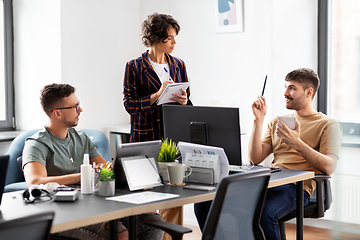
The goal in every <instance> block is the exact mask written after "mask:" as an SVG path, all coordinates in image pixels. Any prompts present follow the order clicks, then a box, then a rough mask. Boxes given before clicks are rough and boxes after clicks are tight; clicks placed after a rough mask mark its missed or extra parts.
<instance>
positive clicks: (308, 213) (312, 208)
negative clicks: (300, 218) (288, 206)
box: [279, 174, 332, 240]
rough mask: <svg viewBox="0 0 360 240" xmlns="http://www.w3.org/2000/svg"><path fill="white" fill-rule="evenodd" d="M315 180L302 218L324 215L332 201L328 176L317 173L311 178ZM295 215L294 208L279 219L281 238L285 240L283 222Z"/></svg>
mask: <svg viewBox="0 0 360 240" xmlns="http://www.w3.org/2000/svg"><path fill="white" fill-rule="evenodd" d="M313 180H315V182H316V189H315V192H314V193H313V195H312V196H311V199H310V202H309V204H308V205H307V206H306V207H304V218H321V217H324V213H325V212H326V210H328V209H329V208H330V205H331V203H332V194H331V186H330V176H328V175H325V174H317V175H315V178H313ZM295 217H296V210H294V211H292V212H291V213H289V214H287V215H285V216H284V217H282V218H280V219H279V226H280V233H281V239H282V240H286V234H285V222H287V221H289V220H291V219H293V218H295Z"/></svg>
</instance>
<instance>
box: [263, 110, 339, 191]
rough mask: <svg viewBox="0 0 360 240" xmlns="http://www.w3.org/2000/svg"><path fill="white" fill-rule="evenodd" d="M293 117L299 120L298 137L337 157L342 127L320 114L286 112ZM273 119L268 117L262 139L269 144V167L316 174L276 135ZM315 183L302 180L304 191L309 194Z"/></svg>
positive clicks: (275, 119)
mask: <svg viewBox="0 0 360 240" xmlns="http://www.w3.org/2000/svg"><path fill="white" fill-rule="evenodd" d="M287 116H291V117H296V118H297V120H298V121H299V122H300V139H301V140H302V141H303V142H304V143H306V144H307V145H308V146H310V147H311V148H312V149H314V150H316V151H318V152H320V153H322V154H325V155H327V154H332V155H334V156H336V157H337V158H339V151H340V146H341V142H342V128H341V126H340V124H339V123H338V122H336V121H335V120H333V119H332V118H330V117H328V116H326V115H325V114H323V113H315V114H312V115H309V116H306V117H300V116H298V115H297V114H296V113H293V114H290V115H287ZM276 124H277V118H274V119H273V120H271V122H270V123H269V124H268V127H267V130H266V132H265V135H264V138H263V142H264V143H268V144H270V145H271V147H272V152H273V153H274V160H273V162H272V166H274V167H280V168H286V169H294V170H304V171H314V172H315V174H318V173H320V171H319V170H317V169H315V168H314V167H313V166H312V165H311V164H310V163H309V162H308V161H306V160H305V159H304V158H303V157H302V156H301V155H300V154H299V153H298V152H297V151H296V150H295V149H294V148H292V147H290V146H289V145H287V144H286V143H284V142H281V140H280V138H278V137H277V135H276ZM315 187H316V183H315V181H313V180H306V181H304V190H305V191H307V192H308V193H309V194H310V196H311V195H312V193H313V192H314V190H315Z"/></svg>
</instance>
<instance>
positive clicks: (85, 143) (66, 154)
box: [22, 127, 99, 176]
mask: <svg viewBox="0 0 360 240" xmlns="http://www.w3.org/2000/svg"><path fill="white" fill-rule="evenodd" d="M85 153H88V154H89V157H90V159H92V158H94V157H96V156H98V155H99V153H98V151H97V149H96V147H95V144H94V143H93V142H92V141H91V139H90V138H89V137H88V136H87V135H86V134H85V133H84V132H82V131H78V130H76V129H74V128H68V135H67V137H66V138H65V139H62V138H58V137H56V136H54V135H52V134H51V132H50V131H49V130H47V128H46V127H44V128H42V129H41V130H40V131H39V132H37V133H35V134H34V135H33V136H31V137H29V138H27V139H26V142H25V146H24V150H23V155H22V164H23V165H22V167H24V166H25V164H27V163H29V162H39V163H41V164H43V165H44V166H45V167H46V170H47V174H48V176H60V175H65V174H71V173H79V172H80V165H81V164H82V163H83V157H84V154H85Z"/></svg>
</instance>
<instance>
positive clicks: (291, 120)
mask: <svg viewBox="0 0 360 240" xmlns="http://www.w3.org/2000/svg"><path fill="white" fill-rule="evenodd" d="M278 119H281V121H283V122H284V123H285V124H286V126H288V127H289V128H290V129H292V130H295V128H296V118H295V117H278Z"/></svg>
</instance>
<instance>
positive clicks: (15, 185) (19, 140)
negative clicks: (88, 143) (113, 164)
mask: <svg viewBox="0 0 360 240" xmlns="http://www.w3.org/2000/svg"><path fill="white" fill-rule="evenodd" d="M79 130H82V131H84V132H85V133H86V135H88V136H89V137H90V138H91V139H92V141H93V142H94V144H95V146H96V148H97V150H98V152H99V154H100V155H101V156H102V157H103V158H104V159H105V160H106V161H108V162H110V161H111V155H110V145H109V140H108V138H107V137H106V135H105V134H104V133H103V132H101V131H99V130H94V129H79ZM38 131H39V129H31V130H28V131H25V132H23V133H21V134H20V135H19V136H17V137H16V138H15V139H14V140H13V141H12V143H11V144H10V147H9V149H8V150H7V152H6V155H9V156H10V160H9V166H8V170H7V175H6V181H5V189H4V191H5V192H12V191H18V190H25V189H28V187H27V185H26V182H25V178H24V174H23V172H22V167H21V165H22V163H21V162H22V159H21V158H20V159H18V158H19V157H21V156H22V151H23V148H24V145H25V140H26V138H28V137H31V136H32V135H34V134H35V133H37V132H38ZM19 165H20V167H19Z"/></svg>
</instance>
